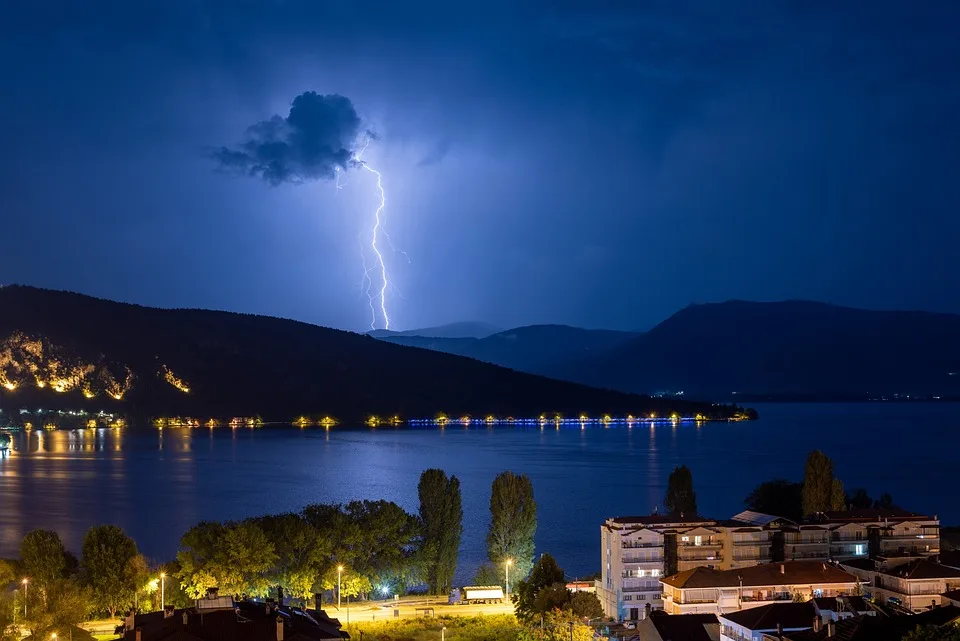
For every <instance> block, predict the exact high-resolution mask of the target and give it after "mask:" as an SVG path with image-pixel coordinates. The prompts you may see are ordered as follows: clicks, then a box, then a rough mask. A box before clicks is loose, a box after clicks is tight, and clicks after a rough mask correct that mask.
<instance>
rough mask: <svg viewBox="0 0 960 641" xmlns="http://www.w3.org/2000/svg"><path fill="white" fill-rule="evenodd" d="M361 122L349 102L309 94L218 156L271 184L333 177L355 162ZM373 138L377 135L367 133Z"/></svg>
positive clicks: (216, 153) (229, 167)
mask: <svg viewBox="0 0 960 641" xmlns="http://www.w3.org/2000/svg"><path fill="white" fill-rule="evenodd" d="M360 134H361V121H360V117H359V116H358V115H357V111H356V109H354V107H353V103H352V102H350V99H349V98H346V97H344V96H340V95H336V94H332V95H327V96H324V95H320V94H318V93H316V92H313V91H307V92H305V93H302V94H300V95H299V96H297V97H296V98H294V99H293V103H292V104H291V105H290V114H289V115H288V116H287V117H286V118H284V117H282V116H274V117H273V118H271V119H270V120H264V121H262V122H258V123H257V124H255V125H253V126H251V127H250V128H249V129H248V130H247V140H246V141H244V142H243V143H242V144H240V145H239V146H238V147H235V148H230V147H221V148H220V149H217V150H216V151H214V152H213V157H214V159H215V160H217V162H218V163H220V166H221V167H222V168H223V169H225V170H228V171H239V172H242V173H244V174H247V175H250V176H256V177H257V178H261V179H263V180H265V181H266V182H268V183H270V184H271V185H274V186H276V185H281V184H283V183H301V182H304V181H306V180H321V179H326V180H329V179H332V178H333V177H334V176H335V175H336V171H337V169H347V168H348V167H349V166H350V165H352V164H356V161H355V160H353V157H354V149H355V146H356V143H357V138H358V137H359V136H360ZM366 134H367V136H369V137H373V134H372V132H366Z"/></svg>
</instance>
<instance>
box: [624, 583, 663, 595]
mask: <svg viewBox="0 0 960 641" xmlns="http://www.w3.org/2000/svg"><path fill="white" fill-rule="evenodd" d="M620 591H621V592H629V593H631V594H633V593H634V592H659V591H660V584H659V583H654V584H652V585H634V586H624V587H622V588H620Z"/></svg>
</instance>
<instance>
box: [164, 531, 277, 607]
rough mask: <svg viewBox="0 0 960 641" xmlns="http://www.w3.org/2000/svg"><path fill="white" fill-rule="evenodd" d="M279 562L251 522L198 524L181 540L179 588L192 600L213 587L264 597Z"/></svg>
mask: <svg viewBox="0 0 960 641" xmlns="http://www.w3.org/2000/svg"><path fill="white" fill-rule="evenodd" d="M276 561H277V555H276V552H275V550H274V545H273V542H272V541H270V539H268V538H267V536H266V535H265V534H264V532H263V530H262V529H260V527H259V526H257V524H256V523H253V522H251V521H243V522H240V523H228V524H226V525H224V524H221V523H215V522H203V523H198V524H197V525H195V526H193V527H192V528H190V529H189V530H187V532H186V533H185V534H184V535H183V537H182V538H181V539H180V551H179V552H177V562H178V563H179V564H180V572H179V573H178V577H179V578H180V581H181V583H180V584H181V587H183V589H184V590H185V591H186V592H187V594H188V595H189V596H190V597H192V598H200V597H201V596H203V595H204V593H206V591H207V588H210V587H213V586H216V587H218V588H219V589H220V590H222V591H223V592H224V593H226V594H232V595H238V596H264V595H266V594H267V592H268V590H269V588H270V581H269V579H268V573H269V572H270V571H271V570H272V569H273V567H274V564H275V563H276Z"/></svg>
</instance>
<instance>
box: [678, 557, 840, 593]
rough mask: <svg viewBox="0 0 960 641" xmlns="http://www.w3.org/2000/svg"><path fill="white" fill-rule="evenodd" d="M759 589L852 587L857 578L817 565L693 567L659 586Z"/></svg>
mask: <svg viewBox="0 0 960 641" xmlns="http://www.w3.org/2000/svg"><path fill="white" fill-rule="evenodd" d="M741 580H742V581H743V583H742V585H743V586H744V587H763V586H779V585H814V584H837V583H856V582H857V578H856V577H855V576H853V575H852V574H850V573H848V572H845V571H843V570H841V569H839V568H837V567H834V566H832V565H829V564H827V563H821V562H820V561H785V562H783V563H766V564H763V565H755V566H752V567H747V568H740V569H736V570H713V569H710V568H704V567H696V568H693V569H691V570H685V571H683V572H680V573H678V574H673V575H671V576H668V577H664V578H663V579H662V582H663V583H665V584H667V585H669V586H672V587H675V588H720V587H735V586H738V585H741Z"/></svg>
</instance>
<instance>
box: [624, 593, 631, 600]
mask: <svg viewBox="0 0 960 641" xmlns="http://www.w3.org/2000/svg"><path fill="white" fill-rule="evenodd" d="M623 600H624V601H633V596H631V595H629V594H628V595H627V596H625V597H623Z"/></svg>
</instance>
